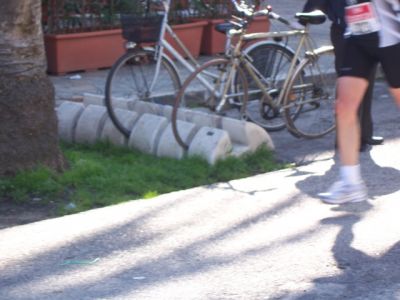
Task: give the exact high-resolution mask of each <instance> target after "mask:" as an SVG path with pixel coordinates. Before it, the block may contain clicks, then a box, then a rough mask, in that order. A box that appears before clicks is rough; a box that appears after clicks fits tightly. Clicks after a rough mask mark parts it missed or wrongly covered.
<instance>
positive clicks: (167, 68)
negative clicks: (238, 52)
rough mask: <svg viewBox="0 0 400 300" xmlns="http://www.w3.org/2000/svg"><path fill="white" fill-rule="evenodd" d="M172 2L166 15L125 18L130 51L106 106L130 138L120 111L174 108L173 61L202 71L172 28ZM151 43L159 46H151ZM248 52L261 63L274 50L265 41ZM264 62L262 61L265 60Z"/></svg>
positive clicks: (177, 79)
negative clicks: (135, 104) (133, 106)
mask: <svg viewBox="0 0 400 300" xmlns="http://www.w3.org/2000/svg"><path fill="white" fill-rule="evenodd" d="M170 2H171V0H163V1H161V6H162V8H163V10H162V11H157V12H151V11H150V10H149V9H148V7H147V12H146V13H144V14H142V15H135V16H132V15H123V16H121V23H122V29H123V36H124V38H125V39H126V40H127V43H126V49H127V51H126V53H125V54H124V55H122V56H121V57H120V58H119V59H118V60H117V61H116V62H115V63H114V65H113V66H112V68H111V70H110V72H109V73H108V76H107V80H106V86H105V105H106V107H107V111H108V114H109V116H110V118H111V120H112V122H113V123H114V125H115V126H116V128H117V129H118V130H119V131H120V132H121V133H122V134H123V135H124V136H126V137H129V136H130V133H131V130H132V128H130V127H129V126H128V124H127V123H126V122H125V119H124V116H125V114H123V113H121V112H120V111H119V108H121V107H122V108H126V107H127V106H129V105H128V104H129V101H130V100H134V101H136V100H140V101H151V102H155V103H161V104H170V105H173V103H174V100H175V96H176V94H177V92H178V90H179V89H180V87H181V76H180V74H179V72H178V68H177V66H176V64H175V63H174V61H173V59H171V58H174V59H175V60H176V61H177V62H179V63H180V64H181V65H182V66H183V67H184V69H185V70H187V71H188V72H189V73H192V72H194V71H195V70H196V68H198V67H200V64H199V62H198V61H197V60H196V59H195V58H194V57H193V55H192V54H191V53H190V52H189V50H188V49H187V48H186V46H185V45H184V44H183V42H182V41H181V40H180V39H179V37H177V36H176V35H175V34H174V33H173V30H172V28H171V26H169V24H168V13H169V5H170ZM230 28H232V25H230V24H219V25H217V30H218V31H220V32H222V33H226V32H227V31H228V30H229V29H230ZM166 33H169V34H170V36H171V37H172V38H173V40H174V41H175V42H176V44H177V45H178V47H179V48H180V49H181V50H182V51H183V53H184V54H185V56H186V57H188V59H187V60H186V59H185V58H184V57H183V56H182V55H181V54H180V53H179V52H178V51H177V50H176V49H174V47H173V46H172V45H171V44H170V43H169V42H168V41H167V40H166V38H165V35H166ZM230 38H231V36H228V37H227V41H226V48H229V46H230V44H231V40H230ZM148 43H155V46H149V45H148ZM282 47H283V46H282ZM166 51H168V53H169V55H167V54H166ZM244 51H245V53H247V55H248V56H249V57H254V58H256V59H257V57H260V58H261V57H262V56H265V52H268V51H270V48H269V46H268V42H265V41H262V42H259V43H256V44H254V45H251V46H249V47H248V49H247V50H244ZM286 52H290V50H286ZM260 58H259V59H258V60H261V59H260ZM160 79H162V80H160Z"/></svg>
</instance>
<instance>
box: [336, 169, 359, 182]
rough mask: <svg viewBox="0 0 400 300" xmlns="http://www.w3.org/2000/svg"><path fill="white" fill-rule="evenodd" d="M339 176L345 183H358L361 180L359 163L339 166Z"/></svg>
mask: <svg viewBox="0 0 400 300" xmlns="http://www.w3.org/2000/svg"><path fill="white" fill-rule="evenodd" d="M340 176H341V178H342V180H343V181H344V182H345V183H348V184H358V183H360V182H362V179H361V171H360V165H350V166H341V167H340Z"/></svg>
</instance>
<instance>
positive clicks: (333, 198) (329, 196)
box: [318, 180, 368, 204]
mask: <svg viewBox="0 0 400 300" xmlns="http://www.w3.org/2000/svg"><path fill="white" fill-rule="evenodd" d="M318 196H319V197H320V198H321V200H322V201H324V202H325V203H329V204H343V203H349V202H361V201H366V200H367V199H368V194H367V188H366V187H365V184H364V183H363V182H360V183H358V184H346V183H344V182H343V181H341V180H340V181H337V182H335V183H334V184H333V185H332V186H331V188H330V189H329V190H328V191H327V192H326V193H320V194H318Z"/></svg>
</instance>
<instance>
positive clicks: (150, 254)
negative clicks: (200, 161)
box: [0, 83, 400, 300]
mask: <svg viewBox="0 0 400 300" xmlns="http://www.w3.org/2000/svg"><path fill="white" fill-rule="evenodd" d="M375 98H376V101H375V102H374V116H375V124H376V125H375V128H376V133H377V134H380V135H383V136H384V137H385V144H384V145H382V146H376V147H374V148H373V149H372V150H371V151H370V152H365V153H363V154H362V155H361V160H362V170H363V173H364V177H365V180H366V182H367V185H368V187H369V195H370V200H369V201H368V202H367V203H358V204H350V205H343V206H329V205H325V204H322V203H320V201H319V200H318V199H317V198H316V194H317V193H318V192H320V191H322V190H324V189H326V188H327V187H328V186H329V184H330V183H331V182H332V180H333V179H334V177H335V176H336V175H337V168H336V167H335V166H334V165H333V163H334V160H335V157H334V153H333V151H332V145H333V141H332V138H333V137H332V136H327V137H325V138H323V139H320V140H315V141H304V140H298V139H295V138H293V137H291V136H290V135H289V134H287V133H286V132H284V131H282V132H280V133H274V134H273V135H272V137H273V139H274V141H275V143H276V144H277V151H278V155H280V156H282V157H285V158H286V159H294V160H296V161H298V162H299V163H300V164H302V166H299V167H297V168H293V169H287V170H282V171H278V172H273V173H267V174H262V175H258V176H254V177H250V178H246V179H241V180H235V181H232V182H228V183H221V184H217V185H212V186H205V187H199V188H194V189H190V190H186V191H180V192H174V193H171V194H166V195H163V196H160V197H157V198H155V199H152V200H138V201H131V202H127V203H124V204H121V205H116V206H112V207H107V208H102V209H96V210H92V211H88V212H85V213H81V214H76V215H71V216H65V217H62V218H56V219H52V220H46V221H42V222H37V223H32V224H27V225H23V226H16V227H12V228H8V229H3V230H0V270H1V272H0V299H13V300H22V299H24V300H25V299H40V300H46V299H49V300H50V299H51V300H56V299H140V300H141V299H156V300H158V299H174V300H175V299H182V300H183V299H185V300H189V299H346V298H347V299H363V300H364V299H400V268H399V267H398V265H399V261H400V243H399V238H400V231H399V228H400V218H399V211H400V202H399V200H400V191H399V188H400V156H399V155H398V154H399V150H400V137H399V132H400V125H399V124H400V123H399V122H398V120H399V111H398V110H397V109H396V108H395V106H394V103H393V102H392V101H391V99H390V97H389V96H388V94H387V89H386V86H385V84H383V83H378V84H377V88H376V90H375Z"/></svg>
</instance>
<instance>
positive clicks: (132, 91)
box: [105, 50, 180, 137]
mask: <svg viewBox="0 0 400 300" xmlns="http://www.w3.org/2000/svg"><path fill="white" fill-rule="evenodd" d="M156 59H157V58H156V57H155V52H154V51H153V50H138V51H133V52H127V53H125V54H124V55H123V56H121V57H120V58H119V59H118V60H117V61H116V62H115V64H114V65H113V66H112V68H111V70H110V72H109V73H108V77H107V81H106V86H105V104H106V107H107V111H108V114H109V116H110V118H111V120H112V121H113V123H114V125H115V126H116V127H117V128H118V129H119V131H121V132H122V133H123V134H124V135H125V136H126V137H129V135H130V133H131V131H132V128H129V127H128V126H126V125H125V124H124V122H123V119H122V118H121V117H120V116H121V115H119V114H118V113H117V112H116V109H117V108H121V107H124V105H123V103H124V102H127V101H151V102H155V103H158V104H169V105H172V104H173V102H174V99H175V96H176V94H177V91H178V90H179V88H180V80H179V76H178V74H177V72H176V70H175V68H174V66H173V65H172V64H171V63H170V62H169V61H168V60H167V59H166V58H165V57H160V59H161V61H160V64H159V69H158V72H157V60H156ZM121 103H122V105H121Z"/></svg>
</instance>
